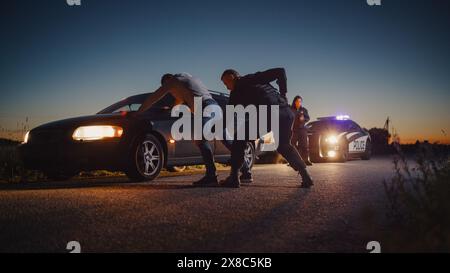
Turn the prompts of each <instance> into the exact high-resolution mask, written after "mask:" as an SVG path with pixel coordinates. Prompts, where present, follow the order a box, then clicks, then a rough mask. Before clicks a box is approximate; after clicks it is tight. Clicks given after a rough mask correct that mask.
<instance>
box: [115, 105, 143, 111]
mask: <svg viewBox="0 0 450 273" xmlns="http://www.w3.org/2000/svg"><path fill="white" fill-rule="evenodd" d="M139 107H141V104H140V103H133V104H127V105H124V106H122V107H120V108H118V109H116V110H114V111H113V113H119V112H131V111H137V110H138V109H139Z"/></svg>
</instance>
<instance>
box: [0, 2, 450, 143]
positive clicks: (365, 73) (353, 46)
mask: <svg viewBox="0 0 450 273" xmlns="http://www.w3.org/2000/svg"><path fill="white" fill-rule="evenodd" d="M0 13H1V17H0V22H1V24H0V32H1V43H0V52H1V55H0V56H1V57H0V58H1V62H0V126H1V127H2V128H6V129H9V130H13V129H16V127H17V125H16V124H17V122H22V121H24V120H25V118H26V117H29V123H30V125H31V127H33V126H37V125H39V124H42V123H45V122H49V121H53V120H57V119H61V118H67V117H73V116H79V115H86V114H93V113H96V112H97V111H99V110H101V109H102V108H104V107H106V106H108V105H110V104H112V103H113V102H115V101H118V100H120V99H121V98H124V97H127V96H130V95H133V94H137V93H143V92H150V91H154V90H155V89H156V88H158V84H159V81H160V77H161V75H162V74H164V73H167V72H175V73H176V72H189V73H191V74H193V75H196V76H198V77H199V78H201V79H202V80H203V82H204V83H205V84H206V85H207V86H208V87H209V88H210V89H213V90H217V91H221V92H226V89H225V87H224V86H223V84H222V83H221V81H220V74H221V73H222V72H223V70H224V69H227V68H234V69H236V70H238V71H240V72H241V74H246V73H253V72H256V71H260V70H265V69H269V68H273V67H284V68H285V69H286V71H287V76H288V96H289V99H290V100H291V99H292V98H293V97H294V96H295V95H298V94H301V95H302V96H303V97H304V100H305V106H306V107H307V108H308V110H309V112H310V114H311V116H312V118H317V117H320V116H328V115H335V114H349V115H350V116H351V117H352V119H354V120H355V121H357V122H358V123H359V124H360V125H361V126H363V127H366V128H372V127H382V126H383V124H384V121H385V120H386V117H387V116H390V117H391V119H392V122H393V123H392V125H393V126H394V127H395V129H396V131H397V132H398V133H399V135H400V137H401V139H402V141H403V142H411V141H415V140H416V139H420V140H424V139H428V140H430V141H441V142H446V143H450V138H449V136H446V135H445V134H444V133H443V132H442V130H444V132H446V133H450V107H449V106H448V103H449V99H450V78H449V75H450V73H449V71H450V35H449V34H450V31H449V30H450V28H449V26H450V1H447V0H417V1H413V0H409V1H407V0H403V1H401V0H382V5H381V6H369V5H367V3H366V0H348V1H336V0H316V1H313V0H310V1H298V0H297V1H282V0H277V1H275V0H272V1H261V0H259V1H224V0H221V1H214V0H209V1H194V0H192V1H158V2H156V1H155V2H154V1H137V0H136V1H133V0H131V1H119V0H81V6H72V7H71V6H69V5H67V3H66V0H52V1H45V0H39V1H36V0H34V1H32V0H29V1H23V0H7V1H2V8H1V11H0Z"/></svg>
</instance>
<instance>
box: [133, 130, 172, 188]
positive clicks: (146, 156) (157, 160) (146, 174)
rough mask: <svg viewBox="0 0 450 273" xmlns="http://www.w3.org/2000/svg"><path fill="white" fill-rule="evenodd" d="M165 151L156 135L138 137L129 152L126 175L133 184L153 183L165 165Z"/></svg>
mask: <svg viewBox="0 0 450 273" xmlns="http://www.w3.org/2000/svg"><path fill="white" fill-rule="evenodd" d="M164 158H165V155H164V149H163V148H162V145H161V142H160V141H159V140H158V138H156V137H155V136H154V135H151V134H149V135H145V136H142V137H138V138H137V139H136V140H135V141H134V143H133V145H132V147H131V150H130V152H129V157H128V166H127V168H126V170H125V174H126V175H127V176H128V178H129V179H130V180H131V181H132V182H143V181H152V180H154V179H155V178H156V177H158V175H159V173H160V172H161V169H162V167H163V165H164Z"/></svg>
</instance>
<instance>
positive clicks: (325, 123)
mask: <svg viewBox="0 0 450 273" xmlns="http://www.w3.org/2000/svg"><path fill="white" fill-rule="evenodd" d="M351 125H352V122H351V121H350V120H318V121H313V122H311V123H309V124H308V127H309V128H310V130H312V131H322V130H337V131H345V130H348V128H349V127H351Z"/></svg>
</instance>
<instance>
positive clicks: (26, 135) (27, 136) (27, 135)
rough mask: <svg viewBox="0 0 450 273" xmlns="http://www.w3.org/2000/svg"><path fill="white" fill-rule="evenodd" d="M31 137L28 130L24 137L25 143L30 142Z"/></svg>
mask: <svg viewBox="0 0 450 273" xmlns="http://www.w3.org/2000/svg"><path fill="white" fill-rule="evenodd" d="M29 137H30V131H28V132H27V133H26V134H25V136H24V137H23V143H24V144H25V143H28V138H29Z"/></svg>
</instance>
